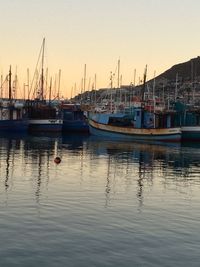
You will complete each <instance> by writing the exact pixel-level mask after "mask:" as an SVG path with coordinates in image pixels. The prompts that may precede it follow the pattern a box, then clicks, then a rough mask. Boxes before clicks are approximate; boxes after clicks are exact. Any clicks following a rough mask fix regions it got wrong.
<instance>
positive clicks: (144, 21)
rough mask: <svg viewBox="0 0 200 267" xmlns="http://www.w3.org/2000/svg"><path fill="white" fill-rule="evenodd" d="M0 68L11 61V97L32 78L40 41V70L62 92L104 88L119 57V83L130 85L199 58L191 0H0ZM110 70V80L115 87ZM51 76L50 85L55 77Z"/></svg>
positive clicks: (195, 7)
mask: <svg viewBox="0 0 200 267" xmlns="http://www.w3.org/2000/svg"><path fill="white" fill-rule="evenodd" d="M0 5H1V15H0V29H1V38H0V72H1V75H3V77H5V76H6V75H7V73H8V70H9V66H10V65H11V66H12V73H13V74H14V73H16V72H17V75H18V80H19V92H18V95H19V94H22V92H23V89H22V88H23V84H24V83H26V80H27V69H29V75H30V81H31V80H32V79H33V78H32V77H33V74H34V71H35V67H36V63H37V60H38V55H39V51H40V48H41V44H42V40H43V38H45V40H46V46H45V68H48V77H49V79H50V77H52V79H53V80H54V86H55V87H58V73H59V70H61V79H60V91H61V94H62V95H63V96H64V97H68V98H69V97H71V96H73V95H74V94H77V93H78V92H80V88H81V81H82V79H83V76H84V66H85V64H86V86H85V89H86V90H88V89H91V87H92V85H93V84H94V77H95V74H96V86H97V89H98V88H106V87H109V86H110V73H111V72H112V73H116V69H117V62H118V60H119V59H120V75H121V76H122V84H126V85H128V84H130V83H131V82H133V81H134V72H135V70H136V79H135V82H136V83H138V82H139V80H140V79H141V78H142V77H143V73H144V69H145V65H147V67H148V71H147V79H151V78H153V76H154V73H155V72H156V75H159V74H160V73H162V72H164V71H165V70H167V69H168V68H170V67H172V66H173V65H175V64H178V63H181V62H185V61H188V60H190V59H191V58H194V57H197V56H200V34H199V29H200V16H199V10H200V1H199V0H0ZM116 77H117V75H115V79H114V81H113V83H114V86H117V79H116ZM55 81H56V82H55Z"/></svg>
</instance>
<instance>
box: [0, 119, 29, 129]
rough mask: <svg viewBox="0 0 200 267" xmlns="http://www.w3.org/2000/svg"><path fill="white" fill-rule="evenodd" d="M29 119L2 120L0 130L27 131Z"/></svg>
mask: <svg viewBox="0 0 200 267" xmlns="http://www.w3.org/2000/svg"><path fill="white" fill-rule="evenodd" d="M26 131H28V120H23V119H21V120H0V132H26Z"/></svg>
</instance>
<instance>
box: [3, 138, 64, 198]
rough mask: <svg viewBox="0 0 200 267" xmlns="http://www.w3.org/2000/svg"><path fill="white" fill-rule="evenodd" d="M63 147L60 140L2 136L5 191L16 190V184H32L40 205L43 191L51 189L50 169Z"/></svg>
mask: <svg viewBox="0 0 200 267" xmlns="http://www.w3.org/2000/svg"><path fill="white" fill-rule="evenodd" d="M59 144H60V146H61V139H60V138H58V137H55V138H52V137H47V136H30V135H15V134H14V135H13V134H9V135H6V136H3V135H1V136H0V151H1V153H0V166H1V168H0V176H1V179H2V180H4V187H5V191H7V192H8V191H9V190H12V187H11V186H12V185H13V184H14V181H15V182H16V183H17V182H19V180H21V181H27V180H29V181H30V182H31V183H32V186H33V189H34V192H35V196H36V201H37V202H39V198H40V190H41V187H42V188H43V189H44V190H47V189H48V182H49V175H50V174H49V173H50V167H51V166H52V164H51V163H52V162H53V159H54V158H55V155H57V153H59V152H58V150H59ZM43 194H44V192H43Z"/></svg>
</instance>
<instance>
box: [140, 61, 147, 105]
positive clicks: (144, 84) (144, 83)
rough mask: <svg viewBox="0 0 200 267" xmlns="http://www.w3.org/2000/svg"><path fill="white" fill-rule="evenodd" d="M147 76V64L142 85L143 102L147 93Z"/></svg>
mask: <svg viewBox="0 0 200 267" xmlns="http://www.w3.org/2000/svg"><path fill="white" fill-rule="evenodd" d="M146 78H147V65H146V67H145V70H144V81H143V86H142V96H141V98H142V102H144V94H145V87H146Z"/></svg>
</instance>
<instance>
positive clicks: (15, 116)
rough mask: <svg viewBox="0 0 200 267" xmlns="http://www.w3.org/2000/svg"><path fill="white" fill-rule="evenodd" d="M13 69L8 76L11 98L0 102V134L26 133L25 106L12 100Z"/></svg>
mask: <svg viewBox="0 0 200 267" xmlns="http://www.w3.org/2000/svg"><path fill="white" fill-rule="evenodd" d="M11 75H12V73H11V67H10V70H9V75H8V83H9V97H8V99H2V100H1V101H0V132H5V131H6V132H11V133H13V132H26V131H27V130H28V119H27V116H26V110H25V107H24V104H23V103H22V102H19V101H18V100H15V99H13V98H12V88H11Z"/></svg>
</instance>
